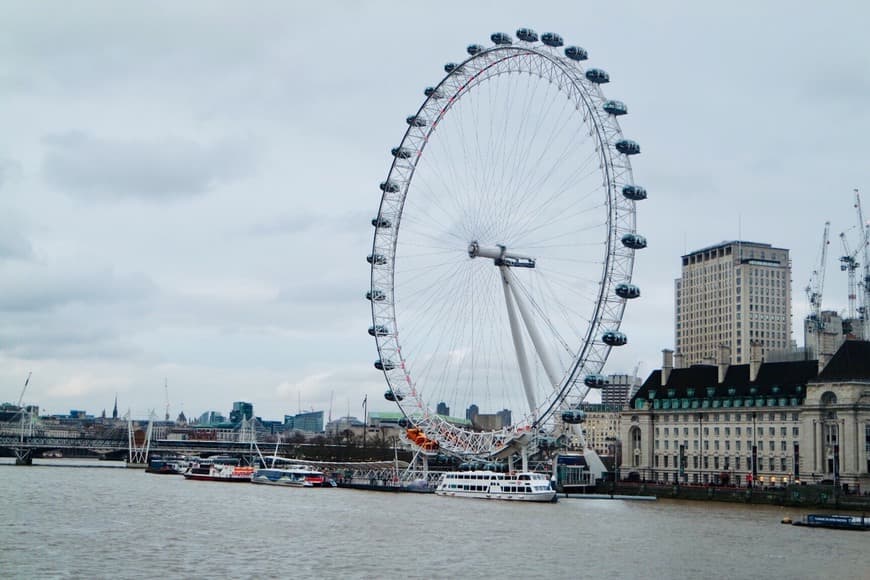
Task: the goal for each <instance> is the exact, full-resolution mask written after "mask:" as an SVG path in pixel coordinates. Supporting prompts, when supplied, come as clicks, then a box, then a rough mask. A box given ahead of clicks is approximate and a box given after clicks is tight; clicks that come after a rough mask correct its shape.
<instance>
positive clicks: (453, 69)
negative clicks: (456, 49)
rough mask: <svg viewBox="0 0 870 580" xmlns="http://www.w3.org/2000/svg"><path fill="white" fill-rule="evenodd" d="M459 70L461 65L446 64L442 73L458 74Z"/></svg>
mask: <svg viewBox="0 0 870 580" xmlns="http://www.w3.org/2000/svg"><path fill="white" fill-rule="evenodd" d="M461 68H462V65H459V64H456V63H455V62H448V63H447V64H445V65H444V72H446V73H448V74H449V73H452V72H459V71H460V69H461Z"/></svg>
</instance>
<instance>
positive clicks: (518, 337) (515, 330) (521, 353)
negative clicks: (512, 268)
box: [499, 266, 538, 412]
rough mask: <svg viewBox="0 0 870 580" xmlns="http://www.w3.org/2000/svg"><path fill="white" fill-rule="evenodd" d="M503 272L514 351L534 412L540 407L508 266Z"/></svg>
mask: <svg viewBox="0 0 870 580" xmlns="http://www.w3.org/2000/svg"><path fill="white" fill-rule="evenodd" d="M499 271H500V272H501V279H502V287H503V288H504V300H505V305H506V306H507V311H508V320H509V321H510V326H511V336H512V337H513V339H514V349H515V350H516V352H517V362H518V363H519V365H520V375H521V376H522V379H523V389H524V390H525V392H526V399H527V400H528V402H529V410H530V411H531V412H534V411H535V410H536V409H537V408H538V405H537V403H536V401H535V391H534V389H533V388H532V373H531V371H530V370H529V361H528V359H527V358H526V349H525V347H524V346H523V337H522V334H521V329H520V323H519V320H517V313H516V310H515V305H514V300H513V297H512V291H511V288H510V282H509V281H508V275H509V272H508V269H507V267H506V266H499Z"/></svg>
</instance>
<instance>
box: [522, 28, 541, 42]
mask: <svg viewBox="0 0 870 580" xmlns="http://www.w3.org/2000/svg"><path fill="white" fill-rule="evenodd" d="M517 38H519V39H520V40H522V41H523V42H538V33H537V32H535V31H534V30H532V29H531V28H520V29H519V30H517Z"/></svg>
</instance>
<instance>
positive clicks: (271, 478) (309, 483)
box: [251, 457, 326, 487]
mask: <svg viewBox="0 0 870 580" xmlns="http://www.w3.org/2000/svg"><path fill="white" fill-rule="evenodd" d="M268 459H271V460H272V461H271V467H260V468H259V469H255V470H254V474H253V475H252V476H251V483H262V484H267V485H287V486H290V487H322V486H324V485H325V483H326V478H325V477H323V472H322V471H320V470H317V469H314V468H313V467H308V466H306V465H295V464H287V463H286V462H287V459H286V458H281V457H270V458H268ZM276 463H279V464H280V463H284V464H283V465H280V466H277V467H276V465H275V464H276Z"/></svg>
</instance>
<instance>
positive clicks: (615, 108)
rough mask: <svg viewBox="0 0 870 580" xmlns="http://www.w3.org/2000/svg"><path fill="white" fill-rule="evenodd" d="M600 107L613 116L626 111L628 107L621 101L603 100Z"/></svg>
mask: <svg viewBox="0 0 870 580" xmlns="http://www.w3.org/2000/svg"><path fill="white" fill-rule="evenodd" d="M601 108H602V109H604V111H605V112H606V113H609V114H611V115H613V116H614V117H618V116H620V115H625V114H627V113H628V107H626V106H625V103H623V102H622V101H604V105H603V106H602V107H601Z"/></svg>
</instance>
